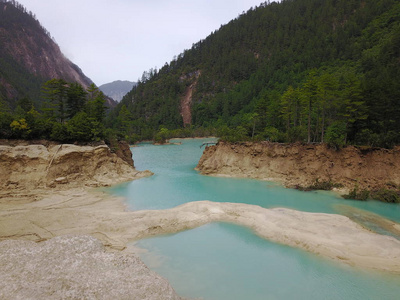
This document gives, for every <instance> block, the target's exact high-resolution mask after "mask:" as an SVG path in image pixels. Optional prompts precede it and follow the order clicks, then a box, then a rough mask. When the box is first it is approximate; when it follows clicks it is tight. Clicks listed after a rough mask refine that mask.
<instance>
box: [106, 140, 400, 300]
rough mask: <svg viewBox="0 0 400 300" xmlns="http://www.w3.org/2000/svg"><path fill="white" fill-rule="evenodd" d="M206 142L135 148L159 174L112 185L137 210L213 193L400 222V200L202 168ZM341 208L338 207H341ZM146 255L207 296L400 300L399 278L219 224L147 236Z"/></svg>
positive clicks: (178, 283)
mask: <svg viewBox="0 0 400 300" xmlns="http://www.w3.org/2000/svg"><path fill="white" fill-rule="evenodd" d="M204 141H210V139H206V140H200V139H194V140H182V145H165V146H153V145H150V144H143V145H140V146H139V147H134V148H132V151H133V156H134V160H135V166H136V168H137V169H139V170H145V169H149V170H151V171H152V172H154V173H155V175H154V176H152V177H149V178H144V179H141V180H137V181H134V182H131V183H128V184H125V185H121V186H118V187H115V188H113V193H116V194H118V195H122V196H124V197H126V199H127V204H128V206H129V208H130V209H132V210H142V209H165V208H171V207H175V206H177V205H180V204H183V203H186V202H190V201H201V200H210V201H218V202H237V203H248V204H255V205H260V206H262V207H266V208H271V207H286V208H292V209H297V210H302V211H308V212H325V213H340V212H341V211H343V206H352V207H356V208H360V209H363V210H367V211H371V212H374V213H377V214H379V215H381V216H384V217H386V218H388V219H391V220H394V221H398V222H400V206H399V205H393V204H386V203H380V202H377V201H367V202H358V201H349V200H344V199H342V198H340V197H339V196H337V195H336V194H334V193H332V192H301V191H297V190H292V189H285V188H283V187H281V186H280V185H278V184H274V183H269V182H264V181H259V180H252V179H236V178H221V177H209V176H202V175H199V174H198V172H196V171H194V167H195V166H196V164H197V162H198V160H199V158H200V156H201V154H202V151H203V150H204V148H203V149H200V145H201V144H202V143H203V142H204ZM339 208H341V209H339ZM136 246H139V247H141V248H144V249H147V250H148V251H147V252H146V253H143V254H142V259H143V260H144V261H145V263H146V264H147V265H149V266H150V267H151V268H152V269H154V270H155V271H157V272H158V273H160V274H161V275H163V276H164V277H166V278H167V279H168V280H169V281H170V282H171V284H172V285H173V287H174V288H175V289H176V291H177V292H178V293H179V294H180V295H183V296H187V297H202V298H204V299H222V300H223V299H398V295H400V277H399V276H393V275H391V276H390V275H387V274H380V273H376V272H366V271H364V270H358V269H356V268H352V267H349V266H344V265H338V264H335V263H333V262H331V261H328V260H326V259H324V258H320V257H318V256H316V255H314V254H310V253H307V252H305V251H303V250H299V249H293V248H291V247H288V246H283V245H279V244H276V243H272V242H269V241H266V240H264V239H261V238H259V237H258V236H256V235H255V234H253V233H252V232H251V231H250V230H248V229H246V228H243V227H240V226H237V225H232V224H224V223H216V224H209V225H206V226H202V227H200V228H196V229H193V230H189V231H186V232H181V233H178V234H174V235H169V236H163V237H157V238H151V239H145V240H142V241H139V242H138V243H137V244H136Z"/></svg>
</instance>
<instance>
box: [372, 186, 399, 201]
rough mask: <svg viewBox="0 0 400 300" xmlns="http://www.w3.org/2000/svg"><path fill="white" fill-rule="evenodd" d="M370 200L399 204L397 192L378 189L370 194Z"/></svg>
mask: <svg viewBox="0 0 400 300" xmlns="http://www.w3.org/2000/svg"><path fill="white" fill-rule="evenodd" d="M371 197H372V199H375V200H378V201H382V202H386V203H400V193H399V191H394V190H387V189H380V190H378V191H375V192H372V193H371Z"/></svg>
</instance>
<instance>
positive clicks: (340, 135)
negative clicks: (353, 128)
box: [325, 122, 346, 149]
mask: <svg viewBox="0 0 400 300" xmlns="http://www.w3.org/2000/svg"><path fill="white" fill-rule="evenodd" d="M325 142H326V143H327V144H328V146H329V147H332V148H335V149H340V148H342V147H343V146H344V145H345V144H346V124H344V123H343V122H334V123H333V124H332V125H331V126H329V127H328V128H327V129H326V134H325Z"/></svg>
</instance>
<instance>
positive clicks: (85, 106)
mask: <svg viewBox="0 0 400 300" xmlns="http://www.w3.org/2000/svg"><path fill="white" fill-rule="evenodd" d="M107 104H108V105H109V106H110V105H113V104H114V101H113V100H112V99H110V98H108V97H106V96H105V95H104V94H103V93H102V92H100V91H99V90H98V88H97V87H96V86H95V85H94V84H93V83H92V81H91V80H90V79H89V78H87V77H86V76H85V75H84V74H83V73H82V71H81V70H80V69H79V67H77V66H76V65H74V64H73V63H72V62H71V61H69V60H68V59H67V58H66V57H65V56H64V55H63V54H62V53H61V51H60V48H59V47H58V45H57V44H56V43H55V42H54V40H53V39H52V38H51V37H50V34H49V33H48V31H47V30H46V29H45V28H43V27H42V26H41V25H40V23H39V21H38V20H36V18H35V16H34V14H33V13H32V12H28V11H27V10H26V9H25V7H23V6H22V5H20V4H19V3H18V2H16V1H5V0H0V139H28V140H31V139H50V140H55V141H60V142H75V141H80V142H92V141H100V140H104V139H107V137H110V138H108V140H109V141H110V140H111V139H112V138H113V136H114V134H113V133H110V131H106V129H105V126H104V119H105V115H106V105H107Z"/></svg>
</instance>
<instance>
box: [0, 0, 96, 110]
mask: <svg viewBox="0 0 400 300" xmlns="http://www.w3.org/2000/svg"><path fill="white" fill-rule="evenodd" d="M0 49H1V51H0V96H1V97H2V98H3V99H4V100H6V101H7V102H8V103H9V104H10V105H11V106H12V107H13V106H15V101H16V100H17V99H19V98H21V97H24V96H28V97H30V98H31V99H32V100H33V101H38V98H39V95H40V86H41V84H42V83H43V82H45V81H47V80H49V79H52V78H58V79H64V80H66V81H68V82H78V83H79V84H81V85H82V86H84V87H88V86H89V85H90V84H91V83H92V81H91V80H90V79H89V78H88V77H86V76H85V75H84V74H83V72H82V70H81V69H80V68H79V67H78V66H77V65H75V64H73V63H72V62H71V61H69V60H68V59H67V58H66V57H65V56H64V55H63V54H62V53H61V50H60V48H59V46H58V45H57V44H56V43H55V42H54V40H53V39H52V38H51V37H50V35H49V33H48V32H47V31H46V30H45V29H44V28H43V27H42V26H41V25H40V23H39V21H37V20H36V19H35V18H34V16H33V14H32V13H30V12H27V11H26V9H25V8H24V7H22V6H21V5H19V4H17V3H16V4H15V6H14V5H13V4H12V3H10V2H4V1H1V2H0Z"/></svg>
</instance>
